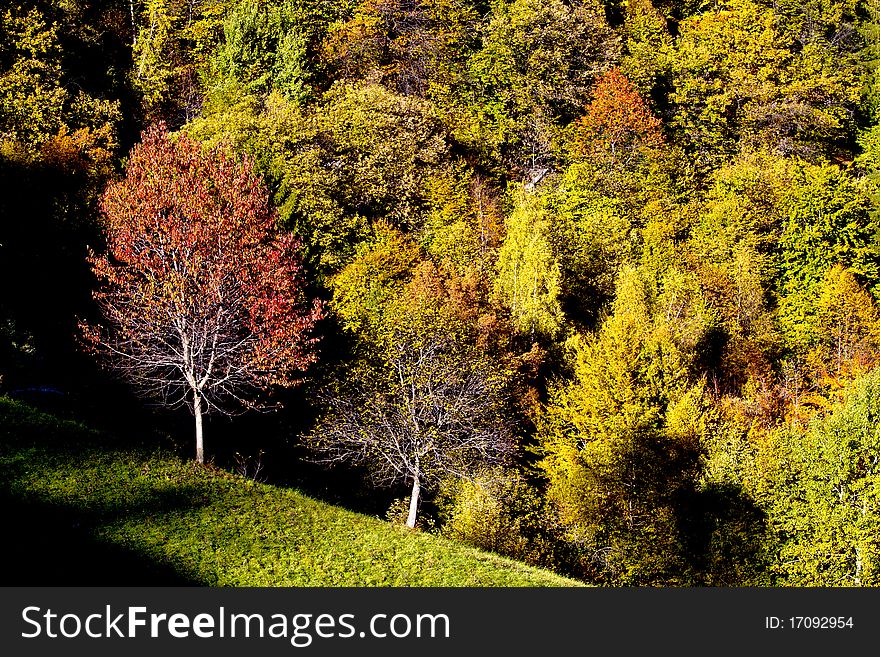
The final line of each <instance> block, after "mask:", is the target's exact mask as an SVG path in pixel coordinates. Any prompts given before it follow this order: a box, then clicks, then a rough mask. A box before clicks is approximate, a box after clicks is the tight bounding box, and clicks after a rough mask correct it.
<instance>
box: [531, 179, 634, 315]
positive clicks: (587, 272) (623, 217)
mask: <svg viewBox="0 0 880 657" xmlns="http://www.w3.org/2000/svg"><path fill="white" fill-rule="evenodd" d="M592 173H593V169H592V165H591V163H578V164H574V165H572V166H571V167H569V168H568V170H566V172H565V173H564V175H563V177H562V179H561V180H560V182H559V184H558V186H557V187H556V188H555V189H553V190H552V191H551V192H549V193H548V194H547V200H546V203H547V206H548V208H547V214H548V218H549V222H550V225H549V240H550V243H551V245H552V249H553V254H554V256H555V258H556V259H557V261H558V262H559V273H560V283H559V288H560V291H559V299H560V302H561V304H562V307H563V308H564V309H565V310H566V314H567V315H568V316H569V317H571V318H574V319H578V320H587V321H591V320H592V321H595V320H596V318H597V316H598V314H599V312H600V309H602V308H603V307H604V305H605V304H606V303H607V302H608V301H609V300H610V299H611V298H613V296H614V283H615V281H616V280H617V275H618V273H619V271H620V268H621V267H622V266H624V265H626V264H632V262H633V260H634V259H635V257H636V254H637V252H638V231H637V229H636V226H634V225H633V224H634V222H633V220H632V219H631V217H629V216H628V213H627V211H626V210H627V208H626V207H625V206H624V205H623V203H621V202H620V201H619V200H618V199H617V198H615V197H613V196H607V195H605V194H603V193H602V192H601V191H599V190H597V189H596V185H595V178H594V177H593V176H592Z"/></svg>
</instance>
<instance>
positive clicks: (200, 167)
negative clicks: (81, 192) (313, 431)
mask: <svg viewBox="0 0 880 657" xmlns="http://www.w3.org/2000/svg"><path fill="white" fill-rule="evenodd" d="M102 210H103V214H104V218H105V228H106V237H107V252H106V253H105V254H104V255H100V256H98V255H93V256H92V257H91V265H92V269H93V271H94V273H95V275H96V276H97V278H98V280H99V287H98V289H97V291H96V292H95V294H94V296H95V299H96V301H97V303H98V306H99V308H100V310H101V312H102V314H103V316H104V322H103V325H99V324H86V323H83V327H82V328H83V331H84V336H85V338H86V340H87V342H88V343H89V344H90V346H91V347H92V348H93V349H94V351H95V352H97V353H99V354H101V355H103V356H105V357H106V359H107V362H108V363H109V364H110V365H111V366H113V367H114V368H115V369H117V370H118V371H120V372H121V373H122V374H123V375H124V376H125V377H126V378H127V379H129V380H130V381H131V382H132V383H134V384H135V385H136V386H137V387H138V388H139V389H140V390H141V391H142V392H145V393H147V394H150V395H152V396H155V397H158V398H159V399H160V400H162V402H163V403H165V404H167V405H169V406H182V405H186V406H188V407H189V408H190V410H191V411H192V413H193V416H194V417H195V429H196V460H197V461H198V462H199V463H203V462H204V443H203V438H202V415H203V414H205V413H207V412H210V411H221V412H227V413H228V412H231V411H232V410H234V409H236V408H242V407H245V408H247V407H254V406H256V405H257V400H258V395H257V393H258V392H259V390H260V389H261V388H265V387H267V386H269V385H272V384H285V383H288V384H289V383H293V382H295V377H296V374H297V372H300V371H302V370H303V369H304V368H305V367H306V366H307V365H308V364H310V363H311V362H313V361H314V360H315V353H314V349H313V348H312V347H313V343H314V341H315V338H314V337H312V330H313V327H314V324H315V322H316V321H317V320H318V319H319V317H320V316H321V308H320V305H319V303H318V302H309V301H308V300H307V299H306V297H305V293H304V278H303V271H302V266H301V263H300V259H299V256H298V243H297V242H296V240H295V238H294V237H293V236H291V235H289V234H282V233H278V232H276V230H275V219H274V214H273V212H272V210H271V208H270V206H269V201H268V194H267V192H266V190H265V189H264V188H263V185H262V183H261V181H260V179H259V177H258V176H257V175H256V174H255V173H254V170H253V165H252V163H251V162H250V161H248V160H243V161H236V160H235V159H234V158H233V157H231V156H230V155H229V154H227V153H225V152H223V151H222V150H213V151H207V150H205V149H204V148H203V147H202V146H201V145H200V144H199V143H198V142H195V141H193V140H191V139H189V138H187V137H186V136H185V135H180V136H178V137H176V138H175V139H172V138H170V137H169V135H168V134H167V132H166V131H165V128H164V126H158V127H154V128H151V129H150V130H148V131H146V132H145V133H144V135H143V141H142V143H141V144H139V145H137V146H135V148H134V149H133V150H132V152H131V155H130V158H129V161H128V167H127V171H126V175H125V178H124V179H122V180H120V181H118V182H116V183H113V184H111V185H110V186H109V187H108V188H107V190H106V191H105V193H104V196H103V198H102Z"/></svg>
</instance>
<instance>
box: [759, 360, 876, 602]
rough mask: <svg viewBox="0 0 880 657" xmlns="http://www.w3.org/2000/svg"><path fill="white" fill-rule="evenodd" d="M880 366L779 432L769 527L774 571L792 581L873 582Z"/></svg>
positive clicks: (827, 583)
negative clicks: (824, 412) (776, 542)
mask: <svg viewBox="0 0 880 657" xmlns="http://www.w3.org/2000/svg"><path fill="white" fill-rule="evenodd" d="M878 408H880V370H874V371H873V372H871V373H870V374H868V375H866V376H865V377H864V378H863V379H861V380H860V381H859V382H858V383H857V385H856V386H855V387H854V388H853V389H852V390H851V391H850V392H849V394H848V395H847V396H846V398H845V400H844V402H843V403H842V404H840V405H839V406H838V407H837V408H836V409H835V410H834V412H833V413H832V414H831V415H829V416H828V417H827V418H824V419H820V420H817V421H815V422H814V423H813V424H812V426H811V427H810V428H809V430H808V431H806V432H800V431H797V430H795V431H791V432H789V433H786V434H785V435H784V436H783V440H782V448H781V454H782V460H781V461H780V463H779V466H778V469H777V471H776V472H775V477H774V479H773V481H774V489H773V497H772V511H771V521H772V527H773V529H774V530H775V532H776V533H777V534H778V536H779V537H780V540H781V542H782V545H781V549H780V553H779V557H778V560H777V561H776V564H775V566H774V571H775V572H776V574H777V576H778V577H779V579H780V582H781V583H784V584H787V585H796V586H876V585H877V584H878V582H880V539H878V537H880V496H878V490H880V487H878V483H880V469H878V468H880V430H878V427H880V421H878V420H880V418H878V417H877V409H878Z"/></svg>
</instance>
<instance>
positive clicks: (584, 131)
mask: <svg viewBox="0 0 880 657" xmlns="http://www.w3.org/2000/svg"><path fill="white" fill-rule="evenodd" d="M575 140H576V148H577V149H578V150H579V151H580V152H581V154H583V155H585V156H592V157H595V156H597V155H604V156H605V157H608V158H609V159H610V164H611V166H612V167H613V166H614V165H615V164H616V163H617V160H618V159H620V160H621V164H626V162H627V160H628V159H629V158H630V157H632V156H633V155H634V154H636V153H637V152H638V151H640V150H642V149H644V148H652V147H658V146H660V145H661V144H662V143H663V135H662V134H661V132H660V120H659V119H657V118H656V117H654V116H653V115H652V114H651V111H650V110H649V109H648V105H647V103H645V101H644V99H643V98H642V96H641V95H640V94H639V91H638V89H636V87H635V85H633V83H632V82H630V81H629V80H628V79H627V77H626V76H625V75H624V74H623V73H621V72H620V69H617V68H612V69H611V70H610V71H608V72H607V73H606V74H605V75H603V76H602V77H601V78H599V80H598V81H597V82H596V87H595V89H593V100H592V102H590V105H589V106H588V107H587V113H586V115H585V116H584V117H583V118H581V119H580V120H579V121H578V122H577V125H576V137H575Z"/></svg>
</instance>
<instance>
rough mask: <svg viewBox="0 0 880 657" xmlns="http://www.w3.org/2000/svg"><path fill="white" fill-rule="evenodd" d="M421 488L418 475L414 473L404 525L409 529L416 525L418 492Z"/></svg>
mask: <svg viewBox="0 0 880 657" xmlns="http://www.w3.org/2000/svg"><path fill="white" fill-rule="evenodd" d="M421 490H422V487H421V486H420V485H419V476H418V475H416V476H415V478H414V479H413V487H412V495H411V496H410V498H409V515H408V516H407V518H406V526H407V527H409V528H410V529H415V526H416V514H418V512H419V493H420V492H421Z"/></svg>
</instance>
